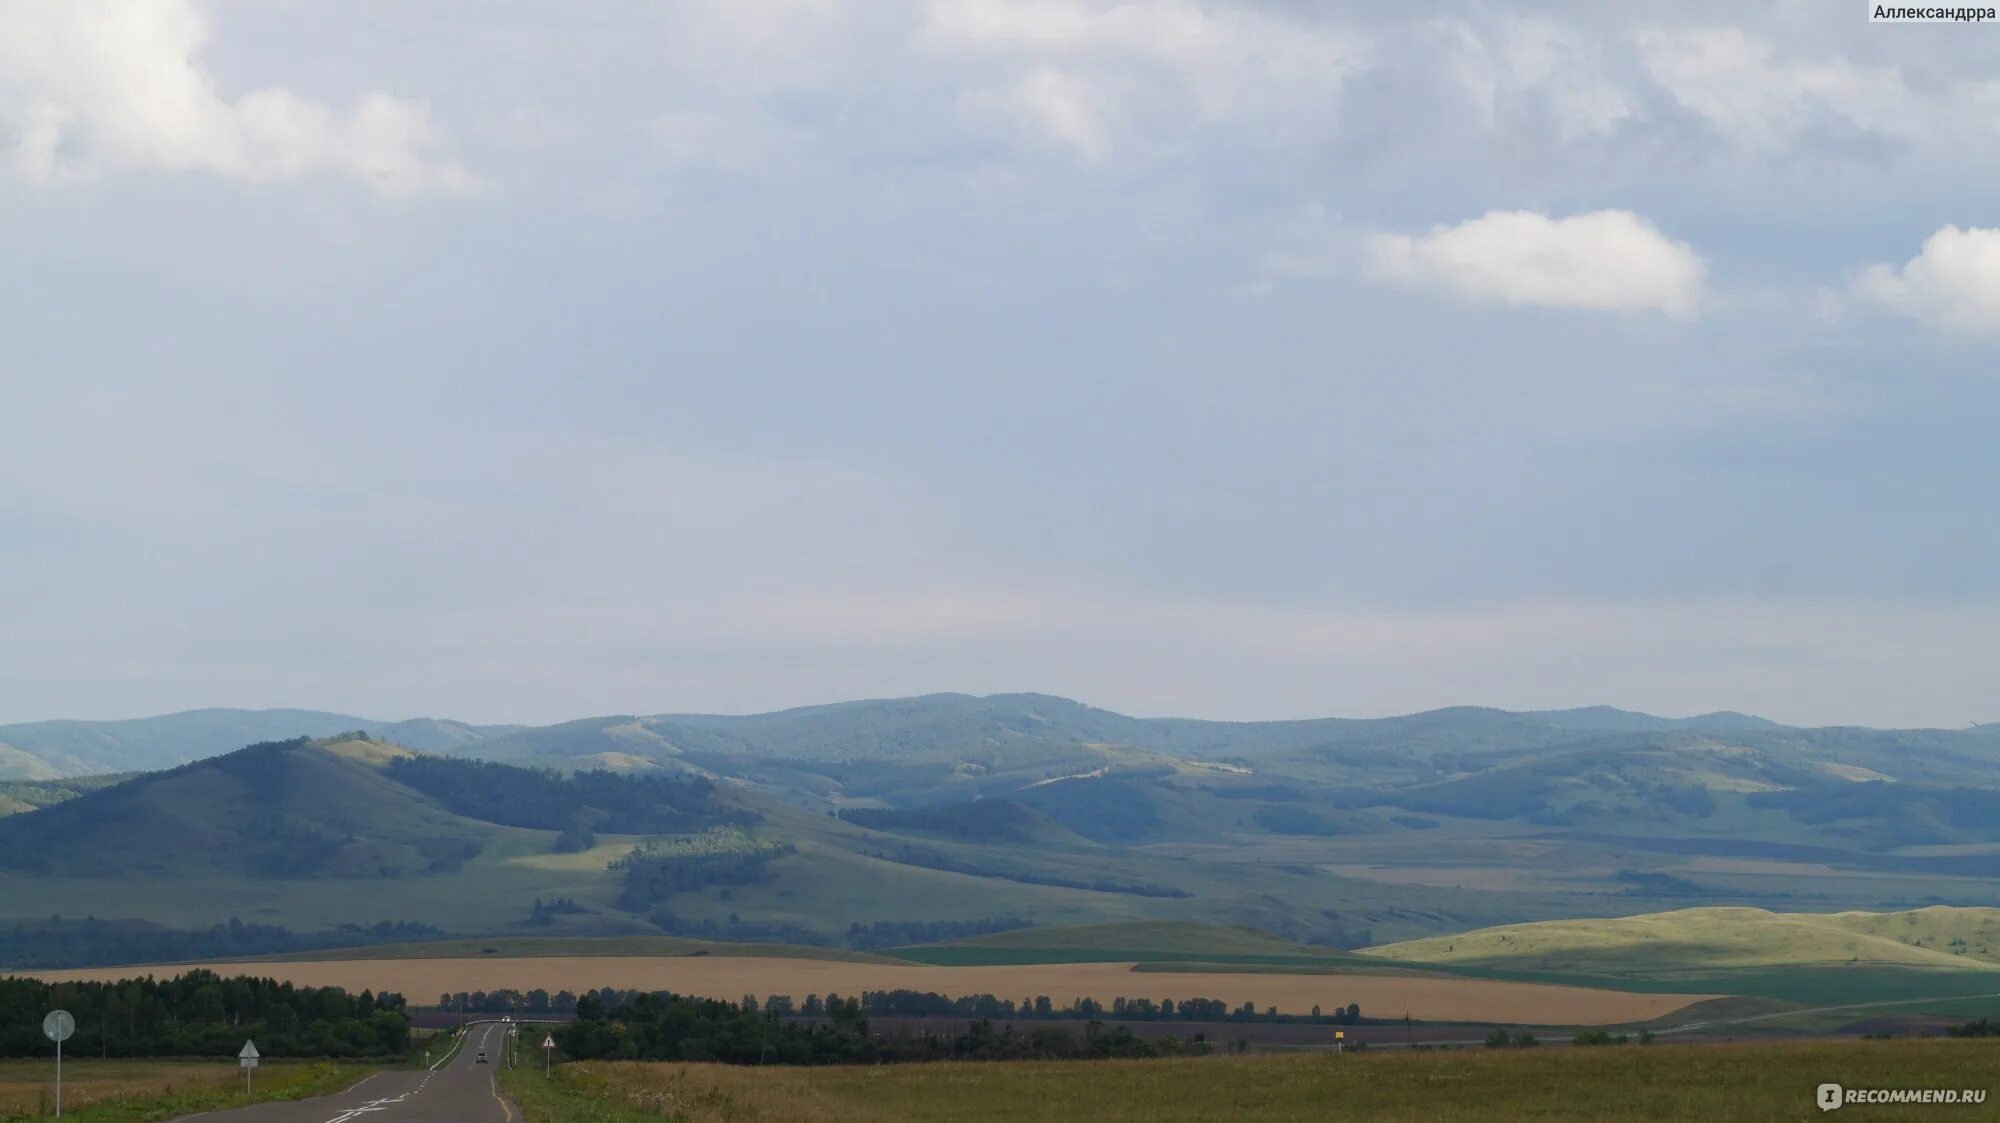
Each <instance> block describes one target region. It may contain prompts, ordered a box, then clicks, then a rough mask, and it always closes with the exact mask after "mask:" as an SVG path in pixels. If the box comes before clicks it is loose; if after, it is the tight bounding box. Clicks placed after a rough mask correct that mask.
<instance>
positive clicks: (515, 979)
mask: <svg viewBox="0 0 2000 1123" xmlns="http://www.w3.org/2000/svg"><path fill="white" fill-rule="evenodd" d="M204 966H207V967H210V968H211V969H213V970H215V971H218V972H220V973H222V974H224V975H234V974H246V975H268V976H273V977H276V978H279V979H287V980H290V981H291V982H294V983H297V984H301V985H308V986H338V987H345V988H347V989H349V990H361V989H364V988H366V989H370V990H376V991H384V990H387V991H396V992H399V993H401V994H402V995H404V996H405V997H406V998H408V999H409V1000H410V1001H411V1002H412V1003H413V1004H419V1005H423V1004H429V1003H431V1002H433V1001H435V1000H436V997H437V996H438V995H439V994H442V993H445V992H448V991H461V990H463V991H479V990H496V989H499V988H502V987H512V988H515V989H518V990H529V989H532V988H535V987H540V988H543V989H545V990H549V991H552V992H553V991H558V990H570V991H583V990H588V989H594V988H597V987H620V988H631V989H636V990H670V991H675V992H678V993H681V994H698V995H704V996H708V997H713V998H721V999H729V1000H734V999H738V998H741V997H742V996H744V995H746V994H753V995H757V996H759V997H764V996H767V995H773V994H786V995H790V996H792V998H793V999H794V1000H803V999H804V998H805V996H806V995H809V994H820V995H825V994H848V995H851V994H855V993H858V992H860V991H864V990H897V989H908V990H921V991H934V992H936V993H939V994H945V995H951V996H958V995H967V994H993V995H1000V996H1005V997H1007V998H1011V999H1014V1000H1016V1001H1018V1000H1020V999H1022V998H1031V997H1034V996H1038V995H1047V996H1048V997H1049V998H1051V999H1053V1000H1055V1001H1056V1002H1057V1003H1059V1004H1060V1003H1065V1002H1068V1001H1071V1000H1074V999H1078V998H1093V999H1096V1000H1097V1001H1099V1002H1102V1003H1105V1004H1107V1005H1108V1004H1110V1003H1111V1001H1112V1000H1113V999H1116V998H1152V999H1155V1000H1157V999H1161V998H1172V999H1175V1000H1179V999H1184V998H1216V999H1221V1000H1222V1001H1225V1002H1227V1003H1229V1004H1230V1005H1231V1006H1237V1005H1240V1004H1242V1003H1244V1002H1254V1003H1256V1005H1257V1007H1258V1009H1260V1010H1261V1009H1264V1008H1266V1007H1272V1006H1275V1007H1277V1008H1278V1010H1279V1011H1280V1012H1282V1013H1287V1014H1305V1013H1309V1012H1311V1010H1312V1008H1313V1007H1314V1006H1320V1007H1323V1008H1325V1009H1328V1010H1331V1009H1333V1008H1334V1007H1336V1006H1345V1005H1347V1004H1349V1003H1358V1004H1360V1006H1361V1010H1362V1013H1363V1014H1366V1015H1370V1016H1374V1017H1402V1016H1403V1015H1404V1014H1405V1013H1407V1014H1408V1015H1409V1016H1411V1017H1413V1018H1418V1019H1422V1020H1425V1021H1470V1022H1508V1023H1514V1024H1526V1025H1615V1024H1618V1023H1622V1022H1640V1021H1647V1020H1650V1019H1653V1018H1658V1017H1662V1016H1664V1015H1667V1014H1670V1013H1672V1012H1673V1011H1675V1010H1678V1009H1681V1008H1682V1007H1684V1006H1688V1005H1690V1004H1692V1003H1695V1002H1699V1001H1702V1000H1704V999H1708V998H1713V997H1716V996H1715V995H1708V994H1630V993H1626V992H1623V991H1613V990H1594V989H1590V988H1585V987H1569V986H1555V985H1549V984H1542V983H1515V982H1498V981H1493V980H1487V979H1463V978H1440V977H1411V976H1399V975H1370V974H1353V975H1340V974H1312V975H1268V974H1235V973H1229V972H1222V971H1214V972H1205V971H1177V972H1174V973H1172V974H1158V973H1148V974H1138V973H1135V972H1134V971H1133V970H1132V967H1133V965H1132V964H1130V963H1052V964H1022V965H1006V966H993V967H933V966H929V965H925V964H914V963H913V964H884V963H842V962H837V961H832V960H812V959H751V958H723V957H719V956H675V957H664V958H662V957H650V958H649V957H631V958H623V959H619V958H606V957H573V956H543V957H537V958H531V959H503V958H495V957H480V958H477V959H422V960H386V959H385V960H320V961H310V962H308V961H301V962H262V961H259V962H248V963H214V964H204ZM175 970H178V969H177V968H167V969H161V968H130V967H124V968H119V967H101V968H91V969H88V970H77V971H40V972H33V974H36V975H38V976H40V977H41V978H45V979H49V980H51V981H62V980H69V979H117V978H123V977H128V976H130V975H132V974H134V973H154V974H159V973H163V971H164V972H165V973H171V972H173V971H175Z"/></svg>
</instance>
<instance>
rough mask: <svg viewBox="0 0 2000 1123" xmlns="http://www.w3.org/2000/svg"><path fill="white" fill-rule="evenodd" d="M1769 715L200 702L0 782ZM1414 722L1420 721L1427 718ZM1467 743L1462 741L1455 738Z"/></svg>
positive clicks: (14, 754)
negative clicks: (1165, 714) (400, 709)
mask: <svg viewBox="0 0 2000 1123" xmlns="http://www.w3.org/2000/svg"><path fill="white" fill-rule="evenodd" d="M1779 728H1783V727H1782V726H1779V725H1778V724H1777V723H1775V722H1771V721H1767V720H1765V719H1764V718H1759V717H1751V716H1748V715H1744V714H1736V713H1726V712H1725V713H1713V714H1703V715H1700V716H1698V717H1688V718H1663V717H1655V716H1653V715H1651V714H1642V713H1634V712H1632V711H1629V710H1620V709H1616V708H1613V707H1610V706H1589V707H1584V708H1580V709H1573V710H1539V711H1531V712H1526V713H1509V712H1507V711H1504V710H1493V709H1485V708H1481V707H1455V708H1450V709H1443V710H1433V711H1430V712H1427V713H1421V714H1412V715H1408V716H1405V717H1391V718H1359V719H1356V718H1323V719H1313V720H1304V721H1270V722H1226V721H1198V720H1190V719H1182V718H1134V717H1127V716H1125V715H1123V714H1118V713H1113V712H1112V711H1110V710H1101V709H1097V708H1095V707H1092V706H1087V705H1084V704H1082V703H1079V702H1073V701H1070V700H1069V699H1066V698H1058V697H1053V696H1049V695H1040V694H1012V695H993V696H990V697H975V696H972V695H966V694H931V695H925V696H923V697H918V698H897V699H885V700H868V701H856V702H840V703H835V704H832V705H824V706H806V707H800V708H797V709H790V710H780V711H777V712H774V713H766V714H750V715H741V716H735V715H717V714H662V715H654V716H647V717H639V716H632V715H624V716H614V717H597V718H584V719H579V720H577V721H571V722H564V723H561V724H557V725H549V726H521V725H475V724H472V723H469V722H462V721H452V720H447V719H437V718H412V719H405V720H399V721H384V720H381V719H377V718H365V717H359V716H356V715H354V714H341V713H330V712H327V711H323V710H292V709H277V710H239V709H226V708H218V709H202V710H188V711H185V712H182V713H175V714H165V715H162V716H159V717H146V718H131V719H126V720H119V721H40V722H28V723H23V724H18V725H0V780H54V779H62V778H66V777H73V776H89V775H98V774H104V773H114V772H138V771H149V770H154V769H160V768H172V767H174V766H176V765H180V764H186V763H188V762H190V761H194V760H200V759H202V758H204V757H210V756H217V755H220V754H222V753H226V752H230V751H232V750H234V749H238V748H241V747H242V746H244V745H247V744H252V743H254V742H259V741H275V740H283V739H286V738H291V737H301V736H304V737H330V736H333V735H334V734H336V733H343V732H348V731H352V730H365V731H367V732H369V733H370V734H373V735H375V736H377V737H380V738H381V739H383V740H385V741H391V742H394V743H396V744H399V745H404V746H407V747H409V748H413V749H418V750H421V751H424V752H465V753H471V754H475V755H480V756H491V757H495V758H509V757H534V756H568V757H586V756H589V755H590V754H591V753H593V752H602V753H613V754H617V753H627V752H630V751H631V750H633V749H635V748H637V749H640V750H644V751H642V752H641V753H640V754H639V755H642V756H643V755H649V754H650V752H653V751H660V750H669V751H695V752H701V751H722V752H748V753H758V754H763V755H769V756H779V757H789V758H797V759H801V760H825V761H838V760H853V759H885V758H894V757H898V756H905V755H918V756H921V755H929V754H934V753H938V752H949V751H951V750H953V749H976V748H980V747H984V746H989V745H992V744H996V743H1005V742H1008V741H1015V740H1019V741H1030V742H1049V743H1061V742H1067V743H1077V744H1089V743H1102V744H1121V745H1131V746H1134V747H1142V748H1151V749H1156V750H1159V751H1162V752H1211V753H1227V752H1237V751H1254V750H1256V749H1259V748H1268V747H1279V746H1287V745H1291V746H1296V745H1304V744H1313V743H1327V744H1333V743H1354V742H1366V741H1371V740H1393V739H1397V738H1400V737H1404V736H1416V737H1430V736H1436V735H1437V734H1438V732H1439V731H1448V732H1446V733H1445V734H1444V735H1445V736H1447V737H1464V738H1466V739H1468V741H1469V742H1471V743H1477V742H1481V741H1483V740H1485V739H1488V738H1495V737H1497V738H1500V739H1503V740H1505V741H1506V742H1507V743H1508V744H1517V743H1519V742H1521V741H1523V740H1526V741H1534V740H1538V739H1540V740H1553V739H1559V738H1560V736H1561V735H1562V734H1564V733H1569V732H1662V731H1669V730H1681V731H1690V730H1709V731H1715V732H1733V731H1742V730H1772V729H1779ZM1427 731H1428V732H1427ZM1468 747H1470V744H1469V745H1468Z"/></svg>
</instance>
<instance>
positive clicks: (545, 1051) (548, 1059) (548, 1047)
mask: <svg viewBox="0 0 2000 1123" xmlns="http://www.w3.org/2000/svg"><path fill="white" fill-rule="evenodd" d="M555 1055H556V1039H555V1036H554V1035H553V1034H551V1035H550V1036H547V1037H544V1038H542V1075H543V1076H547V1075H549V1074H550V1073H551V1072H553V1071H554V1069H553V1068H552V1067H551V1066H553V1065H554V1064H555V1060H554V1058H555Z"/></svg>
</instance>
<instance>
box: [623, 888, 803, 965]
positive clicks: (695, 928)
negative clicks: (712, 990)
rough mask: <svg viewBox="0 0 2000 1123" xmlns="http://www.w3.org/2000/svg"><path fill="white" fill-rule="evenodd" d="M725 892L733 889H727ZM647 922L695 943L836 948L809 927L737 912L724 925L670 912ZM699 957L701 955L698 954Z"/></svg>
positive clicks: (654, 914) (657, 915) (661, 913)
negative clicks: (750, 917) (741, 915)
mask: <svg viewBox="0 0 2000 1123" xmlns="http://www.w3.org/2000/svg"><path fill="white" fill-rule="evenodd" d="M723 892H724V893H727V892H729V890H727V889H724V890H723ZM646 922H647V923H649V924H651V925H652V926H653V927H655V928H658V929H659V930H660V931H662V932H665V933H666V934H667V935H669V936H682V937H685V938H687V939H691V940H727V941H729V942H731V943H739V944H803V945H806V946H808V947H832V946H833V945H834V941H833V938H832V937H830V936H828V935H827V934H826V933H824V932H821V931H820V930H819V929H817V928H807V927H804V926H802V925H798V924H787V923H784V922H782V921H765V920H745V919H743V918H742V917H740V916H737V915H736V914H735V913H733V912H732V913H730V914H729V919H728V920H726V921H724V922H723V923H721V924H717V923H716V922H715V921H713V920H707V919H703V920H689V919H686V918H683V917H679V916H675V915H674V914H673V913H670V912H656V913H652V914H650V915H649V916H647V917H646ZM697 954H698V953H697Z"/></svg>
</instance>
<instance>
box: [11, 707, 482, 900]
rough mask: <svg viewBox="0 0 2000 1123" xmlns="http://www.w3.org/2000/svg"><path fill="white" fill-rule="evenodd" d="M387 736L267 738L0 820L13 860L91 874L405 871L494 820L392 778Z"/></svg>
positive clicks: (476, 843) (466, 848)
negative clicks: (379, 739)
mask: <svg viewBox="0 0 2000 1123" xmlns="http://www.w3.org/2000/svg"><path fill="white" fill-rule="evenodd" d="M380 758H381V747H379V746H370V745H361V744H355V743H351V742H336V743H332V744H321V743H315V742H309V741H306V740H304V739H300V740H297V741H285V742H267V743H263V744H258V745H252V746H250V747H249V748H245V749H241V750H238V751H237V752H233V753H229V754H227V755H225V756H220V757H213V758H210V759H207V760H202V761H198V762H196V763H193V764H187V765H182V766H181V767H179V768H175V769H171V770H168V771H165V772H157V773H150V774H146V775H143V776H140V777H138V778H136V779H132V780H128V781H126V782H125V783H122V784H117V785H114V786H112V787H109V788H104V789H101V790H98V791H95V792H90V793H88V794H85V795H81V796H78V797H77V798H75V799H71V800H67V801H65V802H62V803H59V804H55V805H53V806H50V807H46V808H43V809H41V810H38V811H35V812H33V813H31V814H25V815H13V816H9V817H8V818H6V819H0V868H5V869H12V870H20V871H26V872H31V873H33V872H41V873H46V872H50V871H52V870H56V869H60V870H61V871H62V872H63V873H65V874H66V875H71V876H85V877H132V876H154V877H158V876H173V875H198V876H207V875H212V874H215V873H217V872H228V873H234V874H239V875H245V876H251V877H269V878H299V877H312V876H342V875H347V876H395V875H400V874H404V873H411V872H417V871H424V870H431V871H435V870H440V869H446V868H450V867H451V866H453V865H454V864H459V863H463V861H464V860H465V859H466V858H467V857H470V856H471V855H473V854H476V853H478V851H479V850H480V848H481V847H482V846H483V844H484V842H485V837H486V835H487V834H488V833H490V828H487V827H483V826H480V825H476V824H473V823H471V822H469V821H467V820H464V819H462V818H460V817H458V816H454V815H452V814H450V813H448V812H446V811H444V810H442V809H441V808H438V807H436V806H434V805H432V804H431V803H429V802H428V801H425V800H424V799H422V798H421V797H419V796H417V795H416V794H415V793H413V792H411V791H410V790H408V789H407V788H404V787H403V786H401V785H398V784H395V783H393V782H391V781H390V780H388V779H387V778H386V777H385V776H384V775H383V772H382V768H381V766H380V764H379V763H378V761H379V759H380Z"/></svg>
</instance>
